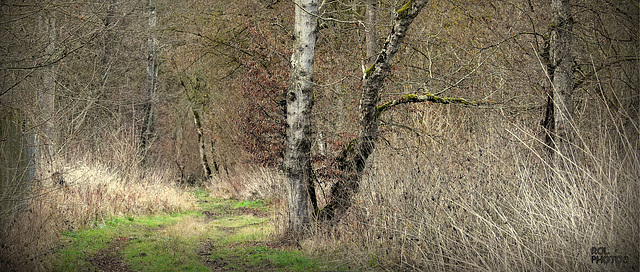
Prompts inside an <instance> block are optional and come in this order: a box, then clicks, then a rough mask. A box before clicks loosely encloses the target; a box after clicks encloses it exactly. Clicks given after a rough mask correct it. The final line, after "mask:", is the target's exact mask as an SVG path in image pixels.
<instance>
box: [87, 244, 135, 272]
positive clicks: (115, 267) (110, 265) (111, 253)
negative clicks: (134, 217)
mask: <svg viewBox="0 0 640 272" xmlns="http://www.w3.org/2000/svg"><path fill="white" fill-rule="evenodd" d="M129 240H130V238H128V237H120V238H117V239H114V240H112V241H111V242H110V243H109V246H108V247H107V248H106V249H104V250H101V251H99V252H98V253H96V254H95V255H93V256H91V257H89V259H88V261H89V262H90V263H91V264H92V265H93V266H94V267H96V268H97V269H98V271H103V272H111V271H129V265H127V264H126V263H125V262H124V261H123V259H122V256H120V254H119V253H120V251H121V250H122V249H124V247H125V246H126V245H127V244H128V243H129Z"/></svg>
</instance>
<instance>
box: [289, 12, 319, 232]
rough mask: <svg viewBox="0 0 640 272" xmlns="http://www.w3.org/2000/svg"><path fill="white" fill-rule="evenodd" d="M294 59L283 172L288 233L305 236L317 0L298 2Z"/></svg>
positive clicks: (309, 175) (308, 211)
mask: <svg viewBox="0 0 640 272" xmlns="http://www.w3.org/2000/svg"><path fill="white" fill-rule="evenodd" d="M294 2H295V5H296V7H295V25H294V35H295V39H296V43H295V45H294V50H293V54H292V55H291V86H290V88H289V90H288V91H287V96H286V97H287V142H286V150H285V157H284V167H283V168H284V171H285V175H286V179H287V182H288V186H289V187H288V189H289V198H288V199H289V231H291V233H293V234H295V235H302V234H304V232H305V231H306V230H307V229H308V227H309V225H310V223H311V217H310V207H309V196H310V192H311V191H313V192H314V193H315V190H314V187H313V180H312V175H313V174H312V171H311V160H310V156H311V143H312V141H311V137H312V134H311V109H312V108H313V56H314V50H315V44H316V34H317V32H316V29H317V20H318V18H316V16H317V13H318V1H317V0H296V1H294Z"/></svg>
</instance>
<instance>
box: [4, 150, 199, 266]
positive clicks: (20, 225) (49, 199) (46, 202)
mask: <svg viewBox="0 0 640 272" xmlns="http://www.w3.org/2000/svg"><path fill="white" fill-rule="evenodd" d="M63 172H64V176H65V179H66V181H67V183H68V186H67V187H66V188H62V187H60V186H56V185H54V184H53V182H52V181H51V180H49V179H44V180H42V181H41V182H40V183H38V184H35V185H33V186H32V192H31V194H30V196H29V198H27V199H24V200H22V201H21V202H20V203H22V205H21V206H18V207H16V208H15V209H13V210H10V211H6V212H5V213H4V214H3V216H2V222H1V223H0V224H1V225H2V228H1V229H0V231H1V232H0V241H1V243H2V247H1V248H0V256H1V257H0V268H2V269H0V270H10V269H18V270H22V271H39V270H46V269H47V268H48V265H49V263H48V258H49V257H50V255H51V253H52V252H53V251H54V250H55V249H56V247H57V246H58V245H59V238H60V235H61V234H62V233H63V232H65V231H68V230H75V229H79V228H85V227H94V226H100V225H101V224H103V223H104V220H105V219H107V218H109V217H112V216H122V215H141V214H155V213H167V212H178V211H183V210H187V209H192V208H194V205H195V201H194V199H193V198H192V196H191V195H190V194H187V193H186V192H185V191H184V190H183V189H181V188H179V187H178V186H175V185H173V184H171V183H169V182H168V180H169V179H168V178H165V177H169V175H168V174H165V173H162V172H155V171H141V170H135V171H129V172H128V175H129V179H128V180H129V181H128V182H127V181H125V179H124V177H123V175H122V173H121V172H119V171H117V170H113V169H109V168H108V167H104V166H102V165H100V164H97V163H96V164H82V163H79V164H77V165H74V166H70V167H66V168H65V170H64V171H63ZM132 176H134V177H135V178H131V177H132ZM5 204H9V203H8V202H5V203H3V205H5ZM3 210H4V209H3Z"/></svg>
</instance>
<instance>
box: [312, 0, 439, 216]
mask: <svg viewBox="0 0 640 272" xmlns="http://www.w3.org/2000/svg"><path fill="white" fill-rule="evenodd" d="M427 2H428V0H409V1H408V2H407V3H406V4H405V5H404V6H402V7H401V8H400V9H399V10H398V11H397V15H396V18H395V23H394V26H393V29H392V30H391V34H389V36H388V37H387V39H386V41H385V43H384V46H383V47H382V50H381V51H380V53H378V55H377V57H376V60H375V62H374V63H373V64H372V65H371V67H370V68H369V69H367V70H366V71H365V75H364V79H363V81H364V82H363V90H362V99H361V101H360V108H361V111H362V116H361V119H360V127H361V130H360V133H359V134H358V139H357V140H356V141H354V142H352V143H350V144H349V145H348V146H347V147H346V148H345V150H344V152H343V154H342V157H343V158H342V162H343V168H344V170H343V171H344V172H345V174H344V175H343V177H342V179H343V180H341V181H339V182H337V183H336V184H335V185H334V186H333V188H332V189H331V201H330V202H329V203H328V204H327V206H325V207H324V208H323V210H322V212H321V215H320V216H321V218H322V219H325V220H327V219H331V218H333V217H334V215H336V214H337V213H338V214H339V213H343V212H344V211H346V210H347V209H348V208H349V207H350V206H351V198H352V197H353V195H355V194H356V193H357V192H358V189H359V188H360V180H361V177H362V172H363V171H364V168H365V164H366V162H367V159H368V158H369V155H371V153H373V151H374V149H375V145H376V141H377V140H378V125H379V121H378V115H379V111H378V107H377V104H378V102H379V93H380V90H381V89H382V88H383V87H384V80H385V78H386V77H387V75H388V74H389V71H390V68H391V60H392V59H393V56H394V55H395V54H396V53H397V52H398V49H399V47H400V45H401V44H402V40H403V39H404V37H405V36H406V34H407V31H408V30H409V26H411V23H412V22H413V19H415V18H416V16H418V14H419V13H420V11H421V10H422V8H423V7H424V6H425V5H426V3H427Z"/></svg>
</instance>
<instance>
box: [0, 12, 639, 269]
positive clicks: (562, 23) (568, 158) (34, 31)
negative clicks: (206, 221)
mask: <svg viewBox="0 0 640 272" xmlns="http://www.w3.org/2000/svg"><path fill="white" fill-rule="evenodd" d="M422 4H424V8H423V10H422V12H421V14H420V15H419V16H415V18H413V21H412V22H411V27H409V28H407V29H402V36H403V37H404V38H403V46H399V47H397V48H396V49H397V52H395V51H394V54H395V55H394V57H393V58H390V57H389V56H390V55H392V54H386V55H384V56H382V58H380V59H381V60H384V61H385V64H384V65H378V64H375V65H372V64H373V63H374V61H375V59H371V57H372V55H373V53H372V52H378V51H380V50H383V49H384V50H386V48H388V47H385V42H386V41H385V40H384V39H383V38H384V37H386V36H387V35H388V34H389V33H392V34H393V33H398V32H392V31H396V30H397V28H394V26H395V25H396V22H395V21H394V18H398V20H399V21H401V20H402V19H403V18H408V17H407V16H408V15H413V13H411V14H410V13H407V14H405V12H408V11H412V10H413V9H415V8H416V7H419V6H420V5H422ZM318 5H319V6H318V15H317V16H316V17H315V18H316V20H315V21H314V20H313V19H309V18H308V19H309V20H311V21H310V22H311V23H316V22H317V24H318V28H317V31H316V32H314V33H315V35H317V36H316V38H314V40H315V41H316V44H315V50H314V51H315V54H314V57H313V64H314V69H313V80H312V83H313V84H311V85H310V86H305V92H304V94H305V96H306V99H307V100H312V102H313V105H314V107H313V108H312V109H311V108H307V111H306V112H305V114H307V113H308V115H309V118H310V119H311V120H312V121H311V122H310V123H309V124H305V125H303V126H302V127H304V131H305V132H306V133H307V134H306V136H305V137H306V140H304V141H303V142H302V143H303V144H301V145H297V144H294V142H293V141H291V142H289V143H290V144H292V146H290V147H291V148H292V150H293V148H299V147H304V149H303V150H302V151H301V152H302V153H304V154H301V156H303V157H301V158H302V159H294V157H285V136H286V135H285V126H286V115H285V109H284V107H285V104H286V103H290V102H287V101H289V100H287V99H286V98H287V95H286V93H287V91H289V90H292V89H293V88H294V87H295V85H292V83H291V82H292V81H291V80H292V79H293V78H294V76H295V73H291V71H292V70H291V69H292V68H295V67H291V66H290V65H291V63H290V60H291V56H292V55H294V54H293V53H295V51H293V49H292V48H294V44H296V43H297V42H300V39H299V38H296V35H295V30H294V18H295V15H294V11H295V9H296V5H295V4H294V3H293V2H291V1H262V0H259V1H258V0H257V1H214V2H211V1H186V2H185V1H183V2H176V1H173V2H171V1H164V0H156V1H146V0H140V1H119V0H109V1H67V2H61V1H55V0H52V1H45V2H42V3H41V2H37V3H36V2H35V1H31V2H29V1H26V2H25V1H5V2H3V3H2V4H0V8H2V17H1V18H0V26H1V29H0V31H1V32H0V33H1V35H2V40H1V41H0V50H1V51H0V52H1V56H2V64H1V67H0V74H1V75H2V77H1V78H2V80H1V83H0V107H1V110H2V131H3V136H2V137H3V138H2V141H1V142H0V144H2V148H3V149H2V150H3V152H2V156H3V161H2V167H3V168H2V169H3V170H2V171H3V172H2V173H3V176H2V177H3V182H5V183H4V184H20V185H16V186H14V187H20V186H26V185H27V184H31V183H30V180H32V179H33V178H37V179H39V180H41V181H44V182H48V181H47V179H48V178H49V177H50V175H51V174H52V172H53V171H59V170H64V169H65V167H69V165H72V164H73V162H74V161H77V160H96V161H101V162H103V163H104V164H106V165H109V166H111V167H113V168H117V169H121V171H122V172H123V173H134V171H130V170H131V169H134V168H137V167H142V168H148V169H155V168H163V169H171V170H172V177H171V178H172V179H177V178H181V179H183V180H185V179H188V177H189V176H190V175H191V176H192V177H193V178H192V180H196V179H203V178H208V176H210V175H212V174H216V173H223V174H224V175H226V174H229V176H234V174H237V173H242V172H244V171H246V169H251V168H253V167H265V169H268V172H269V173H272V174H273V175H274V176H279V175H283V174H284V173H285V172H287V171H288V170H287V167H293V166H294V165H295V163H293V164H292V163H291V162H289V163H287V162H285V161H286V160H289V161H294V162H296V163H303V164H304V165H300V167H301V169H304V171H306V172H305V173H304V178H306V180H305V181H303V182H301V183H299V185H300V184H306V186H307V187H304V189H302V188H303V187H300V186H298V188H299V189H300V190H301V191H299V192H300V196H303V195H304V190H307V188H308V187H309V186H310V185H314V187H315V190H312V191H309V192H312V193H313V192H315V194H316V195H317V205H318V209H322V208H323V207H332V205H336V204H335V203H338V202H340V201H341V198H343V197H344V196H345V195H342V196H341V195H339V194H335V192H337V191H340V190H337V189H335V190H337V191H332V188H339V187H340V186H341V185H342V186H344V185H349V186H350V187H352V188H353V186H354V184H353V183H350V182H349V181H353V180H354V179H353V176H349V171H345V169H347V170H351V173H352V174H353V173H354V172H355V173H357V176H358V177H357V179H356V180H358V179H359V180H360V183H359V184H358V185H357V186H360V187H359V190H353V193H351V194H348V196H347V197H346V198H344V199H352V203H351V204H350V205H345V206H344V208H343V210H342V216H341V217H340V218H337V219H336V221H334V223H336V224H334V229H333V230H332V232H330V233H333V234H334V235H335V236H330V237H328V238H327V239H325V240H327V241H328V240H331V239H333V238H335V239H336V240H339V239H341V238H337V237H342V239H347V238H345V237H351V238H353V240H357V241H363V243H364V244H365V245H363V246H362V247H361V248H357V249H358V250H353V252H365V251H367V250H370V252H368V253H373V254H374V255H376V256H381V257H379V258H382V257H384V259H385V260H395V261H388V263H386V265H406V266H409V265H418V266H415V267H425V268H434V269H437V268H454V269H455V268H471V269H482V268H483V267H484V268H486V267H491V268H498V267H500V268H509V267H517V268H522V269H521V270H526V269H528V268H531V267H536V264H538V265H543V264H548V266H549V267H551V268H556V267H565V266H566V267H582V266H588V264H587V263H588V260H587V261H583V259H584V258H583V257H585V256H583V255H584V254H586V252H588V249H587V250H585V248H581V247H589V246H592V245H593V243H596V241H595V240H598V239H599V240H601V241H607V242H608V243H609V244H615V245H619V249H620V250H621V251H624V250H625V249H626V248H629V247H631V245H632V244H633V243H634V242H635V243H636V244H637V237H638V236H637V229H638V226H637V222H638V220H636V219H637V218H638V214H637V212H634V210H637V209H635V207H637V205H638V201H637V197H634V193H637V192H638V185H637V184H638V182H637V176H639V175H638V173H637V171H638V170H637V169H638V168H637V165H639V164H640V159H639V157H638V152H637V150H638V141H639V137H640V136H638V135H639V134H640V133H638V124H639V121H640V107H639V106H638V105H640V96H639V95H638V94H639V92H640V91H639V90H640V87H639V86H640V82H639V81H640V80H639V78H640V75H639V71H638V61H639V58H640V57H639V56H638V52H640V51H639V48H638V37H637V33H638V28H639V27H638V22H639V21H640V20H639V18H638V7H637V5H636V3H634V2H633V1H618V2H615V3H613V2H611V1H553V3H543V2H536V1H527V0H522V1H511V2H496V1H459V0H446V1H445V0H435V1H429V2H428V3H423V1H415V0H414V1H407V2H385V1H371V0H366V1H361V0H339V1H338V0H336V1H322V2H321V3H318ZM405 5H408V6H405ZM405 7H407V9H405ZM154 10H155V15H154V12H153V11H154ZM154 16H155V20H156V24H155V25H154V24H153V21H154V20H153V18H154ZM394 29H396V30H394ZM376 33H377V34H376ZM565 34H566V36H565ZM563 37H566V40H565V38H563ZM390 42H391V41H390ZM386 45H389V44H386ZM560 60H562V61H560ZM381 69H382V70H381ZM307 75H309V74H307ZM560 75H563V76H560ZM156 76H157V77H156ZM374 78H375V79H376V80H375V82H371V80H372V79H374ZM571 78H572V80H570V79H571ZM363 79H364V80H363ZM303 82H305V83H309V82H311V80H310V79H307V80H306V81H303ZM373 83H375V84H373ZM374 85H375V86H374ZM372 86H373V87H374V88H372ZM309 89H313V93H314V95H313V96H310V97H309V94H310V91H309ZM363 89H365V90H371V92H369V93H368V95H367V96H365V98H366V99H364V100H363V99H362V98H363V97H362V90H363ZM298 97H300V96H299V95H296V98H298ZM420 97H422V98H425V97H431V99H418V98H420ZM444 98H455V99H452V100H448V101H463V100H456V99H459V98H463V99H466V100H464V101H485V102H488V103H484V104H482V105H477V106H473V107H471V106H469V105H465V104H464V103H458V104H457V105H456V104H453V105H452V104H448V105H440V104H441V103H440V102H443V101H447V100H444ZM361 100H363V101H366V102H367V103H363V104H361ZM561 100H562V101H561ZM568 101H572V103H569V102H568ZM388 102H390V103H388ZM415 102H421V103H415ZM384 105H387V106H386V107H385V106H384ZM392 105H394V106H392ZM562 105H567V107H562ZM568 105H572V106H568ZM291 107H292V105H290V106H289V108H290V109H292V108H291ZM194 120H199V122H197V121H194ZM372 120H373V121H372ZM369 125H371V126H369ZM289 126H291V124H290V125H289ZM290 128H291V127H290ZM362 128H365V129H364V131H365V132H363V133H359V131H360V129H362ZM36 135H37V137H36ZM568 135H571V136H568ZM9 139H11V140H9ZM353 139H358V140H356V141H353V142H352V140H353ZM545 139H547V140H545ZM566 140H569V141H566ZM373 145H375V146H376V148H375V150H374V149H373V148H371V147H372V146H373ZM567 149H570V150H571V152H569V151H565V150H567ZM549 150H552V152H555V151H559V154H562V155H561V156H558V155H555V159H553V160H550V159H549V158H548V157H547V155H548V154H549ZM350 152H351V153H350ZM10 154H11V155H10ZM287 154H289V155H291V154H292V153H287ZM306 156H308V157H309V158H308V159H307V157H306ZM35 158H38V159H37V162H38V165H39V167H38V171H35V167H34V166H35V165H34V164H33V163H30V162H36V161H35V160H34V159H35ZM205 158H206V159H205ZM365 161H368V162H367V163H364V162H365ZM283 164H284V165H285V167H284V168H283V167H282V166H283ZM207 165H208V168H209V170H207ZM354 165H355V166H354ZM560 165H568V166H571V167H570V169H569V168H567V169H560V168H558V167H559V166H560ZM349 167H351V168H350V169H349ZM16 169H21V170H19V171H18V170H16ZM283 169H284V171H285V172H283V171H282V170H283ZM209 171H210V173H209ZM36 172H38V173H37V174H36ZM557 172H570V175H566V176H565V178H556V179H552V178H549V177H552V176H555V173H557ZM125 176H126V177H127V179H129V180H131V181H135V180H136V177H135V176H132V175H126V174H125ZM23 177H26V178H23ZM7 180H11V182H13V183H9V182H7ZM311 180H313V181H314V182H311ZM336 184H337V185H336ZM11 186H13V185H11ZM11 186H9V187H11ZM349 186H347V187H349ZM239 187H241V186H239ZM3 188H7V186H5V187H3ZM12 188H13V187H12ZM594 188H600V189H601V190H594ZM356 191H357V192H358V193H355V192H356ZM13 193H14V191H11V190H4V189H3V191H2V194H3V196H2V198H3V199H10V198H12V195H11V194H13ZM507 198H509V199H518V200H519V202H515V203H513V205H511V206H509V205H506V204H504V203H505V200H504V199H507ZM299 199H304V197H303V198H299ZM344 199H342V200H343V201H346V200H344ZM541 203H546V204H545V205H547V204H548V205H547V206H545V205H543V204H541ZM595 203H599V204H595ZM290 205H291V207H289V208H294V205H293V204H290ZM303 206H304V205H300V207H303ZM594 207H595V208H594ZM613 207H618V208H613ZM309 209H310V207H309ZM303 210H305V211H306V210H307V208H304V207H303V208H302V209H300V210H299V211H303ZM299 211H298V212H299ZM325 211H328V209H326V210H325ZM522 211H530V213H528V214H525V213H524V212H522ZM536 214H541V215H543V216H541V217H535V216H533V215H536ZM605 214H608V215H609V216H604V215H605ZM507 215H511V217H509V216H507ZM301 218H303V217H301ZM563 218H571V220H568V221H565V220H564V219H563ZM605 218H606V219H605ZM305 220H306V219H305ZM593 221H595V222H593ZM427 222H431V223H427ZM482 222H489V223H486V224H485V223H482ZM576 222H578V223H576ZM294 225H295V224H294ZM336 226H337V227H336ZM541 226H548V228H545V227H541ZM604 226H616V227H614V228H613V229H611V228H607V229H609V230H610V231H605V230H604V229H605V227H604ZM506 229H508V230H511V232H507V231H505V230H506ZM562 229H582V230H583V232H580V233H570V232H563V231H560V230H562ZM403 233H404V234H403ZM514 233H515V234H514ZM547 233H553V234H554V236H553V237H550V236H549V235H547ZM490 234H495V236H491V235H490ZM318 235H319V234H318ZM403 235H404V236H403ZM535 237H545V239H546V240H547V241H555V242H557V243H554V244H557V245H558V246H557V247H556V248H553V249H551V251H552V252H549V251H545V250H547V249H545V247H544V245H543V241H542V240H540V239H537V238H535ZM585 237H596V238H597V239H596V238H594V239H591V240H590V239H587V238H585ZM607 237H608V238H607ZM628 237H632V238H631V239H628V240H627V241H626V242H625V241H623V238H628ZM634 239H635V240H634ZM567 241H569V242H567ZM567 243H569V244H572V245H573V246H571V245H564V244H567ZM382 244H384V245H390V246H389V251H377V250H374V249H375V248H380V245H382ZM376 245H377V246H376ZM479 245H485V246H479ZM563 245H564V246H563ZM499 248H509V249H510V250H509V252H510V253H508V254H507V253H505V254H507V255H506V258H504V259H500V258H499V256H500V255H501V253H500V252H502V251H500V250H499ZM403 252H416V253H415V254H414V255H412V256H411V257H407V255H406V254H404V253H403ZM432 252H438V253H437V254H436V255H437V256H436V257H433V256H430V255H429V254H430V253H432ZM474 252H475V253H474ZM478 252H480V253H478ZM513 252H519V253H518V254H520V257H518V256H516V255H517V254H516V253H513ZM567 252H569V253H567ZM503 253H504V252H503ZM556 253H557V254H556ZM565 253H566V254H568V255H562V254H565ZM354 254H355V253H354ZM363 254H364V253H363ZM549 254H551V255H553V254H556V255H553V256H555V257H556V258H552V259H553V260H542V259H541V258H535V257H531V258H529V257H530V256H547V255H549ZM629 254H631V255H630V256H632V257H633V256H635V258H637V254H636V255H633V254H635V253H629ZM363 256H370V255H367V254H364V255H363ZM479 256H484V258H485V259H484V260H485V261H486V262H485V263H484V264H483V262H481V261H480V259H481V258H480V257H479ZM564 256H571V258H567V257H564ZM585 258H586V257H585ZM354 259H363V258H354ZM364 259H366V258H364ZM567 259H571V260H568V261H567ZM454 260H457V261H454ZM499 260H501V261H499ZM576 260H577V261H576ZM571 262H579V264H578V265H577V266H575V265H573V264H572V263H571ZM463 263H467V264H476V265H478V266H475V267H462V266H463ZM509 265H511V266H509ZM500 268H498V270H500Z"/></svg>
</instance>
